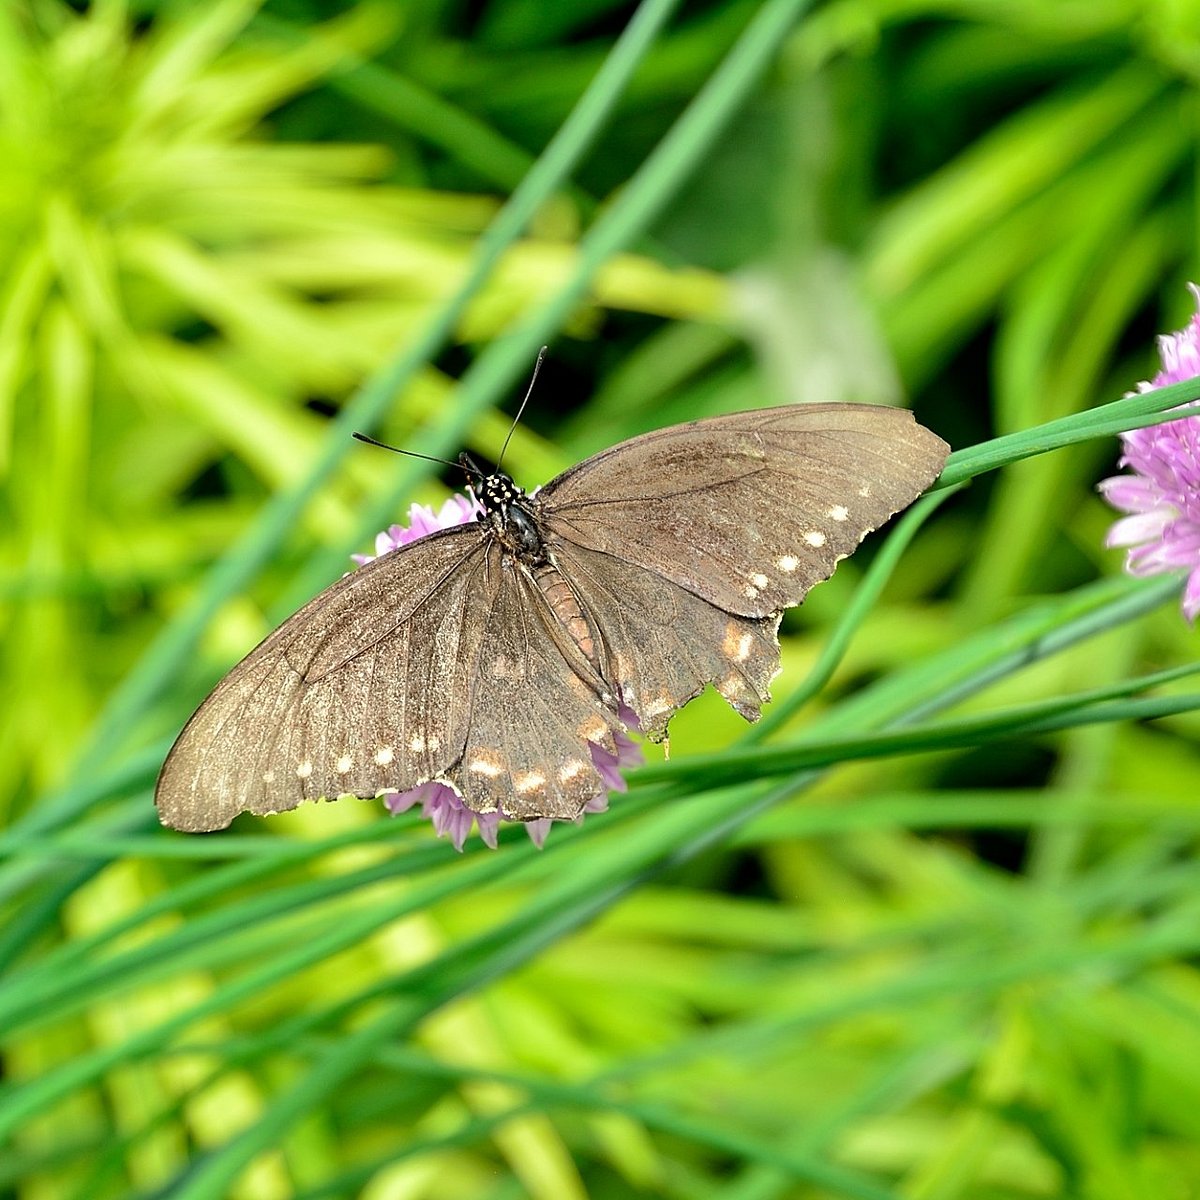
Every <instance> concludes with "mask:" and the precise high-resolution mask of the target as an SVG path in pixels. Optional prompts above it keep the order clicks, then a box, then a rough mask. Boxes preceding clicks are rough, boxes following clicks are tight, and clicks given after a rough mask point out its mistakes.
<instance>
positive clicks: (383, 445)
mask: <svg viewBox="0 0 1200 1200" xmlns="http://www.w3.org/2000/svg"><path fill="white" fill-rule="evenodd" d="M351 437H354V438H357V439H358V440H359V441H360V442H366V443H367V445H368V446H378V447H379V448H380V450H390V451H391V452H392V453H393V454H404V455H406V456H407V457H408V458H423V459H424V460H425V461H426V462H435V463H441V464H442V466H443V467H456V468H458V469H459V470H462V471H467V472H469V473H470V474H472V475H478V476H479V478H480V479H482V478H483V472H482V471H481V470H480V469H479V468H478V467H476V466H474V465H469V464H467V463H463V462H461V461H459V462H451V461H450V460H449V459H448V458H435V457H434V456H433V455H432V454H418V453H417V452H416V451H415V450H401V449H400V448H399V447H398V446H389V445H388V444H387V442H381V441H378V440H376V439H375V438H373V437H368V436H367V435H366V434H365V433H358V432H355V433H353V434H351Z"/></svg>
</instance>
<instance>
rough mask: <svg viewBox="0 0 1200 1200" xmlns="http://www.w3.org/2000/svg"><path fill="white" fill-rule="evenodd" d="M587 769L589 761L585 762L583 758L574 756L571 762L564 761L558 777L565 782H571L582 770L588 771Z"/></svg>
mask: <svg viewBox="0 0 1200 1200" xmlns="http://www.w3.org/2000/svg"><path fill="white" fill-rule="evenodd" d="M586 770H587V763H585V762H584V761H583V759H581V758H573V759H571V761H570V762H568V763H564V764H563V765H562V767H560V768H559V772H558V778H559V779H560V780H561V781H562V782H563V783H570V782H571V780H572V779H574V778H575V776H576V775H578V774H579V773H580V771H586Z"/></svg>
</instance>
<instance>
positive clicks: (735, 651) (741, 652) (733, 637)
mask: <svg viewBox="0 0 1200 1200" xmlns="http://www.w3.org/2000/svg"><path fill="white" fill-rule="evenodd" d="M753 644H754V636H753V634H751V633H749V632H748V631H747V630H744V629H739V628H738V626H737V625H735V624H734V623H733V622H732V621H730V623H729V624H728V625H726V626H725V640H724V641H723V642H722V643H721V649H722V650H724V652H725V657H726V658H732V659H733V661H734V662H745V661H746V659H748V658H749V657H750V647H751V646H752V645H753Z"/></svg>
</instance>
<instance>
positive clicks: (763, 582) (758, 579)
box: [750, 571, 771, 591]
mask: <svg viewBox="0 0 1200 1200" xmlns="http://www.w3.org/2000/svg"><path fill="white" fill-rule="evenodd" d="M750 582H751V583H752V584H754V586H755V587H756V588H758V589H759V591H761V590H762V589H763V588H765V587H766V586H767V584H768V583H770V582H771V581H770V580H769V579H768V578H767V577H766V576H765V575H764V574H762V572H761V571H760V572H759V573H758V574H757V575H751V576H750Z"/></svg>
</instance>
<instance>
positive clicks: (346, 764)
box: [335, 754, 354, 775]
mask: <svg viewBox="0 0 1200 1200" xmlns="http://www.w3.org/2000/svg"><path fill="white" fill-rule="evenodd" d="M335 766H336V768H337V773H338V774H339V775H348V774H349V773H350V768H351V767H352V766H354V760H353V759H352V758H351V757H350V755H348V754H343V755H342V757H341V758H339V759H338V760H337V762H336V764H335Z"/></svg>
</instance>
